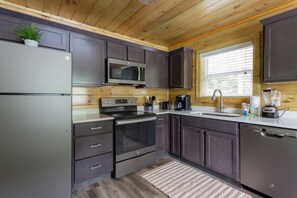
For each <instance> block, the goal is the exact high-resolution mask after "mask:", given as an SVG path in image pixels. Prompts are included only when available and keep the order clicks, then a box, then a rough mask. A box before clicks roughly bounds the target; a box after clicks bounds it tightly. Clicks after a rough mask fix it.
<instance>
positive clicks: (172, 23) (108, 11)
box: [7, 0, 297, 48]
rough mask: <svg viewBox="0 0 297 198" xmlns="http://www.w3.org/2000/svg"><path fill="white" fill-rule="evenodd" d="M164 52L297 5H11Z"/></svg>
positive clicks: (169, 0)
mask: <svg viewBox="0 0 297 198" xmlns="http://www.w3.org/2000/svg"><path fill="white" fill-rule="evenodd" d="M7 1H9V2H11V3H15V4H18V5H22V6H25V7H28V8H32V9H35V10H38V11H42V12H45V13H49V14H52V15H56V16H60V17H63V18H66V19H70V20H74V21H77V22H80V23H83V24H87V25H90V26H93V27H97V28H101V29H104V30H108V31H111V32H114V33H118V34H122V35H125V36H129V37H132V38H135V39H139V40H143V41H146V42H149V43H152V44H156V45H161V46H165V47H169V48H170V47H172V46H176V45H178V44H179V43H183V42H185V41H187V40H191V39H192V38H195V37H197V36H199V35H203V34H207V33H208V32H212V31H214V30H215V29H219V28H223V27H226V26H230V25H232V24H234V23H236V22H238V21H240V20H244V19H248V18H251V17H253V16H255V15H257V14H260V13H262V12H265V11H268V10H270V9H274V8H276V7H278V6H282V5H284V4H290V3H291V4H292V5H294V4H297V1H296V0H159V2H158V3H156V4H153V5H144V4H141V3H140V2H139V1H138V0H43V1H42V0H7Z"/></svg>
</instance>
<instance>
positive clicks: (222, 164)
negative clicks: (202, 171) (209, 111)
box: [205, 131, 239, 181]
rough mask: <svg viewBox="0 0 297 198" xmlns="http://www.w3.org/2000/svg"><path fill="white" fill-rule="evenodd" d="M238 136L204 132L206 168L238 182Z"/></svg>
mask: <svg viewBox="0 0 297 198" xmlns="http://www.w3.org/2000/svg"><path fill="white" fill-rule="evenodd" d="M238 142H239V140H238V136H235V135H230V134H226V133H222V132H216V131H206V143H205V144H206V167H207V168H209V169H211V170H214V171H216V172H218V173H221V174H223V175H225V176H228V177H231V178H233V179H235V180H237V181H239V143H238Z"/></svg>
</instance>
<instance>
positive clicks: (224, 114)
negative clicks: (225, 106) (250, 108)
mask: <svg viewBox="0 0 297 198" xmlns="http://www.w3.org/2000/svg"><path fill="white" fill-rule="evenodd" d="M191 114H195V115H208V116H223V117H240V116H241V114H236V113H219V112H195V111H194V112H191Z"/></svg>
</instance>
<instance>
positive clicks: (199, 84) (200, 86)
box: [196, 40, 255, 98]
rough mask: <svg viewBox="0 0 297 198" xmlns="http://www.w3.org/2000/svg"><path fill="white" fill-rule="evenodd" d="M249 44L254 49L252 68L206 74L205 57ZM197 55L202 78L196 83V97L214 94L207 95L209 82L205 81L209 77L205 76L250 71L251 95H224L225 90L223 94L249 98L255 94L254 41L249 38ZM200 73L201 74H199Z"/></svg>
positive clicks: (198, 69)
mask: <svg viewBox="0 0 297 198" xmlns="http://www.w3.org/2000/svg"><path fill="white" fill-rule="evenodd" d="M247 46H252V48H253V51H252V55H253V56H252V64H253V65H252V68H251V69H244V70H240V71H233V72H225V73H221V74H210V75H205V63H204V60H205V59H204V57H206V56H211V55H215V54H220V53H224V52H227V51H232V50H236V49H239V48H244V47H247ZM196 57H197V65H198V67H197V76H199V77H200V80H199V81H197V83H196V85H197V87H198V89H197V91H198V90H199V91H198V92H197V94H196V97H201V98H209V97H212V95H206V94H205V93H204V92H205V90H206V86H207V84H206V83H205V81H206V80H207V78H205V77H208V76H222V75H225V74H232V73H234V74H239V73H240V72H248V73H250V75H251V86H252V87H251V94H250V95H233V96H232V95H224V92H223V95H224V97H229V98H234V97H236V98H249V97H250V96H253V94H254V83H255V81H254V80H255V79H254V72H255V71H254V70H255V45H254V43H253V41H251V40H249V41H245V42H241V43H239V44H232V45H229V46H225V47H220V48H217V49H212V50H208V51H205V52H201V53H198V52H197V54H196ZM199 73H200V75H198V74H199Z"/></svg>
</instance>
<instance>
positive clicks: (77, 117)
mask: <svg viewBox="0 0 297 198" xmlns="http://www.w3.org/2000/svg"><path fill="white" fill-rule="evenodd" d="M113 119H114V118H113V117H111V116H108V115H105V114H100V113H99V110H97V111H94V110H91V111H90V110H89V109H87V110H74V111H73V113H72V122H73V124H79V123H86V122H97V121H105V120H113Z"/></svg>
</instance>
